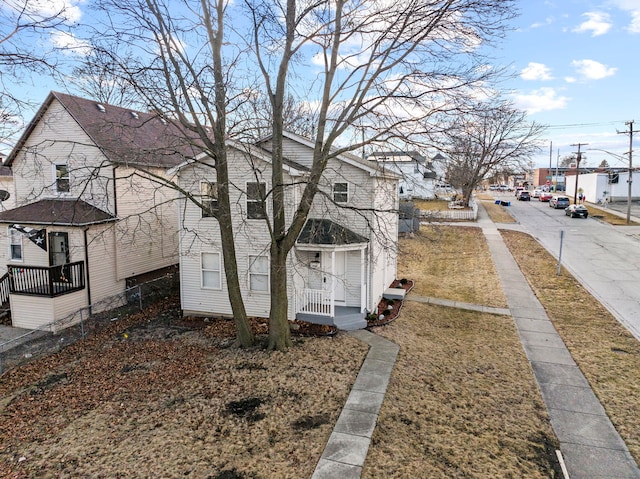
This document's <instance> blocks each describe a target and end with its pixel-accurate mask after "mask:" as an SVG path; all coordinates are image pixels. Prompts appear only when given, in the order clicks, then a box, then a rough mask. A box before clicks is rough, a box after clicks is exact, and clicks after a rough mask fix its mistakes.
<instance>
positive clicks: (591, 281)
mask: <svg viewBox="0 0 640 479" xmlns="http://www.w3.org/2000/svg"><path fill="white" fill-rule="evenodd" d="M496 198H502V199H507V200H509V201H511V206H510V207H508V209H509V211H510V212H511V214H512V215H513V216H514V217H515V218H516V219H517V220H518V222H519V223H520V226H521V227H522V229H524V230H525V231H527V232H528V233H530V234H531V235H533V236H534V237H536V238H537V239H538V240H539V241H540V242H541V243H542V244H543V245H544V247H545V248H546V249H547V250H548V251H550V252H551V253H552V254H553V255H554V256H555V257H556V258H557V257H558V255H559V253H560V232H561V231H564V240H563V243H562V264H563V266H565V267H566V268H567V269H568V270H569V271H570V272H571V273H572V274H573V275H574V276H575V277H576V278H577V279H578V280H579V281H580V282H581V283H582V284H583V286H584V287H585V288H586V289H587V290H588V291H589V292H591V294H593V295H594V296H595V297H596V298H598V299H599V300H600V302H601V303H602V304H604V305H605V306H606V307H607V309H609V310H610V311H611V313H612V314H613V315H614V316H615V317H616V318H617V319H618V321H620V322H621V323H622V324H624V325H625V326H626V327H627V329H628V330H629V331H630V332H631V333H632V334H633V335H634V336H635V337H636V338H637V339H639V340H640V226H612V225H609V224H607V223H604V222H602V221H598V220H597V219H595V218H592V217H590V218H588V219H586V220H585V219H580V218H569V217H568V216H565V214H564V210H563V209H558V210H554V209H553V208H550V207H549V206H548V203H541V202H539V201H538V200H537V199H536V198H532V200H531V201H530V202H529V201H517V200H516V199H515V197H514V196H513V194H509V195H506V194H505V195H499V196H498V195H496ZM588 206H589V205H587V207H588ZM614 207H615V208H616V209H618V210H621V211H623V212H626V204H625V205H614ZM634 213H636V214H638V215H639V216H640V207H638V206H637V205H634V207H633V211H632V214H634ZM590 214H594V215H597V214H598V210H596V209H595V208H591V209H590ZM500 227H506V228H508V227H509V226H508V225H500ZM558 294H562V292H561V291H558Z"/></svg>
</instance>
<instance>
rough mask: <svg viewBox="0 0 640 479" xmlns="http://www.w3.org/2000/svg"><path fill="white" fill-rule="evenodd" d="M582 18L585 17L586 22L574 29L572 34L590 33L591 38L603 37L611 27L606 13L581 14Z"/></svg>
mask: <svg viewBox="0 0 640 479" xmlns="http://www.w3.org/2000/svg"><path fill="white" fill-rule="evenodd" d="M582 16H583V17H587V18H588V20H586V21H584V22H582V23H581V24H580V25H578V26H577V27H576V28H574V29H573V31H574V32H577V33H583V32H591V36H592V37H597V36H599V35H604V34H605V33H607V32H608V31H609V29H610V28H611V27H612V26H613V24H612V23H611V19H610V17H609V14H608V13H602V12H586V13H583V14H582Z"/></svg>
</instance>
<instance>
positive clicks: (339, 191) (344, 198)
mask: <svg viewBox="0 0 640 479" xmlns="http://www.w3.org/2000/svg"><path fill="white" fill-rule="evenodd" d="M333 201H335V202H336V203H347V202H348V201H349V184H348V183H334V184H333Z"/></svg>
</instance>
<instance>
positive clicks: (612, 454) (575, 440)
mask: <svg viewBox="0 0 640 479" xmlns="http://www.w3.org/2000/svg"><path fill="white" fill-rule="evenodd" d="M478 214H479V216H478V223H479V226H480V227H481V228H482V230H483V232H484V235H485V237H486V239H487V244H488V246H489V250H490V252H491V256H492V257H493V262H494V264H495V267H496V270H497V271H498V276H499V277H500V282H501V283H502V287H503V290H504V294H505V296H506V299H507V304H508V305H509V309H510V311H511V315H512V316H513V319H514V321H515V324H516V328H517V330H518V334H519V335H520V340H521V341H522V345H523V347H524V350H525V353H526V354H527V358H528V359H529V361H530V363H531V367H532V369H533V373H534V376H535V378H536V381H537V382H538V386H539V388H540V392H541V393H542V398H543V400H544V403H545V405H546V407H547V411H548V413H549V417H550V419H551V425H552V427H553V429H554V431H555V433H556V436H557V437H558V440H559V441H560V450H561V451H562V454H563V456H564V461H565V463H566V467H567V471H568V473H569V477H570V478H571V479H591V478H593V479H595V478H598V479H604V478H616V479H624V478H640V469H638V466H637V464H636V463H635V461H634V460H633V458H632V457H631V454H630V453H629V450H628V449H627V446H626V445H625V443H624V442H623V441H622V439H621V438H620V435H619V434H618V432H617V431H616V430H615V428H614V427H613V424H612V423H611V421H610V419H609V417H608V416H607V415H606V413H605V411H604V408H603V407H602V405H601V404H600V402H599V401H598V399H597V397H596V396H595V394H594V393H593V390H592V389H591V387H590V386H589V383H588V382H587V380H586V379H585V377H584V375H583V374H582V372H581V371H580V369H579V368H578V366H577V365H576V363H575V362H574V361H573V358H572V357H571V354H570V353H569V350H568V349H567V347H566V346H565V344H564V342H563V341H562V339H561V338H560V336H559V335H558V333H557V331H556V329H555V327H554V326H553V324H552V323H551V321H550V320H549V318H548V316H547V314H546V312H545V310H544V308H543V307H542V305H541V304H540V302H539V301H538V299H537V298H536V296H535V295H534V293H533V291H532V290H531V288H530V287H529V284H528V283H527V281H526V279H525V277H524V275H523V274H522V272H521V271H520V268H519V267H518V265H517V263H516V262H515V260H514V259H513V256H512V255H511V253H510V252H509V250H508V249H507V246H506V245H505V243H504V241H503V240H502V237H501V236H500V233H499V232H498V229H497V227H496V226H495V225H494V223H493V222H492V221H491V220H490V219H489V217H488V215H487V214H486V211H485V210H484V208H483V207H482V205H481V204H480V207H479V211H478Z"/></svg>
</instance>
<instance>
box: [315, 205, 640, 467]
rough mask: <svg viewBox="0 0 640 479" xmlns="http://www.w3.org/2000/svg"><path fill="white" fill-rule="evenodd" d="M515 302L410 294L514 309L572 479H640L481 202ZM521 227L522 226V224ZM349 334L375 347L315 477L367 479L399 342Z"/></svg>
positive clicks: (481, 215)
mask: <svg viewBox="0 0 640 479" xmlns="http://www.w3.org/2000/svg"><path fill="white" fill-rule="evenodd" d="M478 226H480V227H481V228H482V231H483V233H484V235H485V237H486V239H487V244H488V246H489V250H490V252H491V256H492V258H493V261H494V264H495V267H496V270H497V271H498V276H499V277H500V282H501V283H502V286H503V290H504V293H505V297H506V299H507V304H508V306H509V307H508V308H491V307H487V306H482V305H475V304H468V303H463V302H459V301H450V300H445V299H438V298H430V297H420V296H410V297H407V298H406V300H407V301H418V302H424V303H431V304H438V305H441V306H447V307H453V308H458V309H468V310H473V311H481V312H485V313H491V314H502V315H511V316H512V317H513V319H514V322H515V325H516V328H517V330H518V334H519V336H520V340H521V342H522V345H523V348H524V350H525V353H526V355H527V358H528V359H529V362H530V364H531V368H532V371H533V374H534V377H535V379H536V381H537V383H538V387H539V389H540V392H541V395H542V399H543V401H544V403H545V405H546V408H547V411H548V414H549V418H550V420H551V426H552V427H553V429H554V431H555V433H556V436H557V437H558V440H559V441H560V450H561V452H562V456H563V459H564V464H565V465H566V470H567V472H568V478H567V479H569V478H570V479H605V478H611V479H640V469H638V466H637V465H636V463H635V461H634V460H633V458H632V457H631V454H630V453H629V450H628V449H627V446H626V445H625V443H624V441H622V439H621V438H620V435H619V434H618V432H617V431H616V430H615V428H614V426H613V424H612V423H611V421H610V419H609V417H608V416H607V415H606V412H605V410H604V408H603V407H602V405H601V404H600V402H599V401H598V399H597V398H596V396H595V394H594V393H593V391H592V389H591V387H590V385H589V383H588V382H587V380H586V378H585V377H584V376H583V374H582V372H581V371H580V369H579V368H578V366H577V365H576V363H575V362H574V361H573V359H572V357H571V355H570V353H569V351H568V349H567V348H566V346H565V344H564V342H563V341H562V339H561V338H560V336H559V335H558V333H557V331H556V330H555V328H554V326H553V324H552V323H551V321H550V320H549V318H548V317H547V315H546V312H545V310H544V308H543V307H542V305H541V304H540V302H539V301H538V299H537V298H536V296H535V295H534V293H533V291H532V290H531V288H530V287H529V284H528V283H527V281H526V279H525V277H524V275H523V274H522V272H521V271H520V268H519V267H518V265H517V264H516V262H515V260H514V259H513V256H511V253H509V250H508V249H507V246H506V245H505V243H504V241H503V240H502V237H501V236H500V233H499V232H498V229H497V227H496V226H495V224H494V223H493V222H492V221H491V220H490V219H489V217H488V215H487V213H486V211H485V210H484V208H483V207H482V205H481V204H480V206H479V210H478ZM514 227H517V225H514ZM349 334H351V335H353V336H354V337H356V338H358V339H360V340H361V341H364V342H366V343H367V344H369V345H370V346H371V348H370V350H369V353H368V354H367V357H366V359H365V361H364V363H363V365H362V367H361V369H360V372H359V374H358V377H357V378H356V381H355V383H354V385H353V388H352V390H351V393H350V395H349V397H348V399H347V402H346V404H345V406H344V408H343V410H342V413H341V414H340V417H339V418H338V421H337V422H336V425H335V427H334V429H333V432H332V434H331V436H330V438H329V441H328V442H327V445H326V446H325V449H324V452H323V453H322V456H321V458H320V461H319V462H318V464H317V466H316V469H315V471H314V473H313V476H312V479H337V478H339V479H359V478H360V476H361V473H362V467H363V465H364V463H365V460H366V457H367V452H368V449H369V444H370V441H371V436H372V434H373V431H374V429H375V427H376V422H377V419H378V413H379V411H380V408H381V406H382V402H383V401H384V395H385V393H386V390H387V386H388V384H389V379H390V376H391V372H392V371H393V367H394V365H395V361H396V358H397V355H398V352H399V347H398V346H397V345H396V344H395V343H393V342H391V341H388V340H387V339H385V338H382V337H381V336H377V335H375V334H373V333H371V332H369V331H366V330H359V331H352V332H350V333H349Z"/></svg>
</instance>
